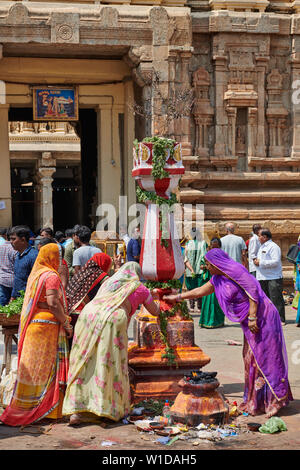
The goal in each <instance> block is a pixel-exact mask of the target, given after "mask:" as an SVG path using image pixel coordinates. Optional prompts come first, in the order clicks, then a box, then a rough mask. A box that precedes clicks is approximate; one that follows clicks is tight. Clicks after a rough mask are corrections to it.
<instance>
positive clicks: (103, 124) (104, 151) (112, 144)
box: [97, 97, 121, 213]
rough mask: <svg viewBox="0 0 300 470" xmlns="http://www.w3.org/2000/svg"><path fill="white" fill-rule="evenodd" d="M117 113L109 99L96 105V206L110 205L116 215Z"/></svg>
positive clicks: (118, 156)
mask: <svg viewBox="0 0 300 470" xmlns="http://www.w3.org/2000/svg"><path fill="white" fill-rule="evenodd" d="M118 112H119V111H118V108H116V107H114V106H113V100H112V99H110V98H109V97H107V98H103V102H102V103H100V104H99V105H98V124H97V126H98V205H99V204H104V203H106V204H112V205H113V206H114V208H115V210H116V213H117V211H118V207H119V194H120V178H121V172H120V151H119V149H120V143H119V133H118V125H117V119H116V117H117V114H118Z"/></svg>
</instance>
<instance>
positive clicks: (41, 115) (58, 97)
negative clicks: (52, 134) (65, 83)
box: [33, 86, 78, 121]
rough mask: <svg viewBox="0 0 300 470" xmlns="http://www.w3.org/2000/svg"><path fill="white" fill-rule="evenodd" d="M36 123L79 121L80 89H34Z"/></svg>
mask: <svg viewBox="0 0 300 470" xmlns="http://www.w3.org/2000/svg"><path fill="white" fill-rule="evenodd" d="M33 119H34V120H35V121H78V88H77V87H76V86H74V87H59V86H58V87H55V86H51V87H38V86H36V87H33Z"/></svg>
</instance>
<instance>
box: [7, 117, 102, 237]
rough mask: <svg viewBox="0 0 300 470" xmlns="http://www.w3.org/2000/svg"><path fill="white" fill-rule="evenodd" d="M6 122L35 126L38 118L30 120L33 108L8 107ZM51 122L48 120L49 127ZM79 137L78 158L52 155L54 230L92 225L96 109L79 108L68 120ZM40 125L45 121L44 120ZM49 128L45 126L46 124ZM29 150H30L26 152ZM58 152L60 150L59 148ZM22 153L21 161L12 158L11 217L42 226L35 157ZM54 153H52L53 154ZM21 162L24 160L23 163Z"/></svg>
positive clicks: (95, 186) (16, 221)
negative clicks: (72, 120)
mask: <svg viewBox="0 0 300 470" xmlns="http://www.w3.org/2000/svg"><path fill="white" fill-rule="evenodd" d="M9 122H14V123H16V122H27V123H31V124H32V127H33V128H36V126H37V125H39V124H40V121H39V122H36V121H33V114H32V108H10V110H9ZM52 124H53V123H50V127H52ZM69 125H70V126H72V128H73V129H74V130H75V133H76V134H77V136H78V137H79V138H80V151H79V158H78V161H76V162H75V161H72V159H71V160H70V159H69V160H68V158H66V159H64V157H63V156H62V158H60V157H59V156H58V158H54V164H55V167H56V171H55V172H54V173H53V175H52V178H53V182H52V207H53V228H54V231H56V230H62V231H64V230H65V229H66V228H70V227H73V226H74V225H75V224H78V223H79V224H84V225H87V226H89V227H90V228H92V229H93V228H94V226H95V221H96V210H95V207H96V205H97V194H98V191H97V164H98V161H97V160H98V157H97V155H98V154H97V146H98V143H97V113H96V111H95V110H94V109H90V108H87V109H80V111H79V121H78V122H72V123H69ZM43 126H46V127H47V126H48V124H46V123H43ZM47 130H48V128H47ZM29 153H30V152H29ZM58 153H59V152H58ZM41 154H42V152H39V151H38V152H36V154H35V158H34V159H32V156H31V158H30V156H28V160H27V158H26V156H25V155H22V156H21V161H22V163H20V162H18V163H15V161H13V160H11V186H12V218H13V224H14V225H19V224H26V225H29V226H30V228H32V229H34V230H37V229H39V228H40V227H41V225H42V221H41V220H40V217H39V214H40V212H41V211H40V207H38V205H39V204H40V202H39V199H38V198H36V196H35V195H36V193H37V191H40V189H39V188H38V184H37V179H36V178H35V177H34V175H35V173H36V172H37V164H38V159H39V158H41ZM53 156H54V157H55V154H53ZM23 162H24V163H23ZM25 185H26V186H25Z"/></svg>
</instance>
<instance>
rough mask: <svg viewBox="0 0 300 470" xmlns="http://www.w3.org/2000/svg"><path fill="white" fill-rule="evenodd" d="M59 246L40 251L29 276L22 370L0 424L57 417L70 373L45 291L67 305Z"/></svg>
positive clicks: (21, 339)
mask: <svg viewBox="0 0 300 470" xmlns="http://www.w3.org/2000/svg"><path fill="white" fill-rule="evenodd" d="M59 264H60V256H59V247H58V245H57V244H54V243H50V244H48V245H45V246H44V247H42V248H41V249H40V251H39V254H38V257H37V259H36V261H35V264H34V266H33V268H32V271H31V274H30V276H29V278H28V282H27V287H26V291H25V299H24V304H23V309H22V312H21V318H20V324H19V342H18V372H17V380H16V383H15V388H14V393H13V396H12V399H11V402H10V404H9V406H8V407H7V408H6V409H5V411H4V413H3V414H2V415H1V417H0V420H1V421H2V422H3V423H5V424H8V425H10V426H25V425H28V424H30V423H33V422H35V421H38V420H40V419H42V418H44V417H47V418H53V419H57V418H60V417H61V416H62V414H61V408H62V401H63V397H64V390H65V386H66V381H67V380H66V379H67V373H68V345H67V338H66V334H65V330H64V328H63V326H62V325H61V324H60V323H59V322H58V320H57V319H56V317H55V316H54V315H53V313H51V312H50V310H49V309H46V308H40V307H39V302H42V303H43V304H45V302H46V291H47V290H48V289H54V288H55V289H57V290H58V291H59V296H60V301H61V303H62V305H63V306H64V310H65V313H67V308H66V298H65V292H64V288H63V286H62V283H61V280H60V278H59V275H58V272H57V270H58V268H59Z"/></svg>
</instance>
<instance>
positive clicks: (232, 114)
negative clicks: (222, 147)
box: [226, 107, 237, 157]
mask: <svg viewBox="0 0 300 470" xmlns="http://www.w3.org/2000/svg"><path fill="white" fill-rule="evenodd" d="M226 111H227V114H228V150H229V154H230V155H231V156H232V157H235V154H236V152H235V141H236V114H237V108H235V107H227V108H226Z"/></svg>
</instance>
